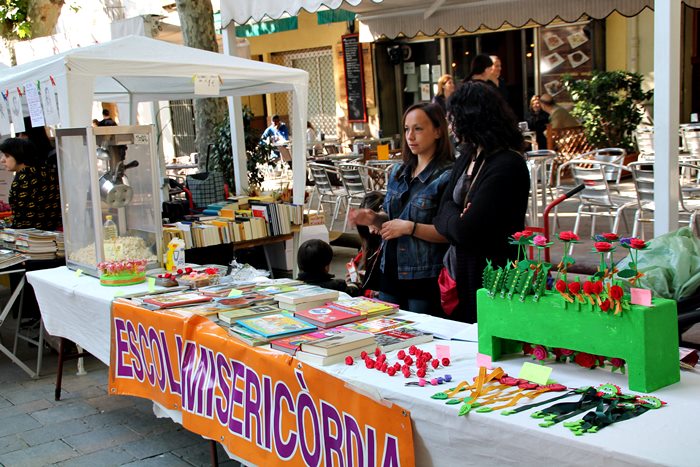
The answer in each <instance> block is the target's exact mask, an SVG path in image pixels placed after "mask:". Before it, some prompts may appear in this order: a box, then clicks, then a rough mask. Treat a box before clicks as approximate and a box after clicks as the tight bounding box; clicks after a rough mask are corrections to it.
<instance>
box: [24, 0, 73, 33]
mask: <svg viewBox="0 0 700 467" xmlns="http://www.w3.org/2000/svg"><path fill="white" fill-rule="evenodd" d="M64 3H65V1H64V0H31V1H30V2H29V8H28V11H27V17H28V18H29V20H30V21H31V24H32V39H35V38H37V37H44V36H50V35H51V34H53V30H54V29H55V28H56V23H57V22H58V17H59V16H60V15H61V8H63V4H64Z"/></svg>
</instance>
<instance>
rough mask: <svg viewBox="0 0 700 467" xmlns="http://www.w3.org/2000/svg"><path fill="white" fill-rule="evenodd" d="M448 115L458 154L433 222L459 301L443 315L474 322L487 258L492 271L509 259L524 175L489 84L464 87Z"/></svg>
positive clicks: (501, 105)
mask: <svg viewBox="0 0 700 467" xmlns="http://www.w3.org/2000/svg"><path fill="white" fill-rule="evenodd" d="M447 111H448V116H449V117H448V118H449V121H450V126H451V127H452V129H453V131H454V132H455V133H456V135H457V137H458V138H459V140H460V141H461V142H462V147H463V148H464V152H463V153H462V155H461V156H460V157H459V159H457V162H456V163H455V166H454V168H453V170H452V176H451V178H450V182H449V184H448V185H447V187H446V188H445V192H444V193H445V194H444V196H443V197H442V200H441V202H440V209H439V210H438V213H437V216H436V217H435V218H434V222H435V229H436V230H437V232H438V233H440V234H441V235H443V236H445V237H446V238H447V239H448V240H449V242H450V247H449V250H448V252H447V254H446V255H445V267H446V268H447V270H448V271H449V273H450V276H451V277H452V279H454V280H455V282H456V283H457V294H458V298H459V303H458V304H457V307H456V308H455V309H454V311H453V312H452V314H451V315H450V318H451V319H453V320H456V321H462V322H467V323H474V322H476V291H477V290H478V289H479V288H480V287H481V281H482V273H483V270H484V267H485V266H486V261H487V260H489V261H491V262H492V263H493V265H494V267H498V266H505V265H506V261H507V260H508V259H513V258H515V253H516V250H515V249H514V247H513V245H510V244H509V237H510V236H511V235H513V234H514V233H515V232H517V231H520V230H523V228H524V221H525V210H526V209H527V202H528V196H529V192H530V174H529V172H528V168H527V164H526V162H525V159H524V158H523V156H522V153H521V151H522V149H523V145H524V142H523V136H522V134H521V133H520V129H519V128H518V123H517V120H516V118H515V115H514V114H513V111H512V110H511V109H510V107H509V106H508V104H507V103H506V101H505V100H504V99H503V97H501V95H500V94H499V92H498V91H497V90H496V89H495V88H494V87H493V86H491V85H488V84H486V83H483V82H479V81H473V82H467V83H464V84H463V85H462V86H461V87H460V88H459V89H458V90H457V91H455V93H454V94H453V95H452V97H450V99H449V100H448V101H447Z"/></svg>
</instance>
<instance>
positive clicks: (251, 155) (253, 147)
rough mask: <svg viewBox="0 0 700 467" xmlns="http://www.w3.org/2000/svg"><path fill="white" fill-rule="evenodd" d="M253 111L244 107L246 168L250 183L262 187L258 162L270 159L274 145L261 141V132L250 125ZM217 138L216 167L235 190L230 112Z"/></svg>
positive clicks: (214, 155)
mask: <svg viewBox="0 0 700 467" xmlns="http://www.w3.org/2000/svg"><path fill="white" fill-rule="evenodd" d="M252 119H253V112H252V111H251V110H250V108H249V107H248V106H244V107H243V134H244V135H245V149H246V156H247V157H246V169H247V171H248V184H249V185H250V186H251V187H260V185H261V184H262V182H263V174H262V173H261V171H260V167H259V166H258V164H266V163H268V162H269V160H270V154H271V152H272V146H270V145H269V144H266V143H261V142H260V134H259V133H258V132H256V131H254V130H253V129H252V128H251V127H250V122H251V121H252ZM215 135H216V140H215V141H214V146H213V147H212V151H211V157H212V158H213V159H212V160H213V162H214V164H215V165H214V167H216V168H217V170H219V171H220V172H221V173H223V174H224V178H225V180H226V183H228V186H229V187H230V188H231V191H234V180H233V150H232V149H231V127H230V126H229V119H228V114H226V116H225V118H224V119H223V121H222V122H221V123H220V124H219V125H218V126H217V127H216V131H215Z"/></svg>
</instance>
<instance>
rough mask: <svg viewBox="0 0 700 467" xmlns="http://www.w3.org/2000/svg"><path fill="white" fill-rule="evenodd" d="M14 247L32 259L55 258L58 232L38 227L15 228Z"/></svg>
mask: <svg viewBox="0 0 700 467" xmlns="http://www.w3.org/2000/svg"><path fill="white" fill-rule="evenodd" d="M14 248H15V250H16V251H19V252H20V253H24V254H25V255H27V256H29V258H31V259H54V258H56V233H54V232H47V231H45V230H38V229H15V247H14Z"/></svg>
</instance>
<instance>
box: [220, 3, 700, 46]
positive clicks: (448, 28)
mask: <svg viewBox="0 0 700 467" xmlns="http://www.w3.org/2000/svg"><path fill="white" fill-rule="evenodd" d="M656 1H659V0H656ZM663 1H675V0H663ZM683 3H685V4H686V5H689V6H691V7H694V8H700V0H684V1H683ZM322 8H328V9H336V8H344V9H346V10H350V11H353V12H355V13H358V14H359V16H358V19H359V21H360V40H361V41H363V42H371V41H374V40H376V39H379V38H383V37H386V38H390V39H393V38H395V37H400V36H404V37H414V36H416V35H417V34H420V33H422V34H424V35H427V36H433V35H436V34H453V33H455V32H458V31H467V32H473V31H476V30H478V29H481V28H486V29H492V30H497V29H500V28H502V27H504V26H508V25H510V26H513V27H521V26H525V25H527V24H540V25H545V24H549V23H551V22H552V21H553V20H555V19H557V18H559V19H561V20H563V21H565V22H575V21H577V20H578V19H580V18H581V17H582V16H584V15H586V16H588V17H590V18H594V19H602V18H605V17H607V16H608V15H610V14H611V13H613V12H615V11H617V12H618V13H620V14H622V15H624V16H634V15H637V14H639V13H640V12H641V11H642V10H644V9H645V8H650V9H653V8H654V0H254V1H253V0H245V1H242V0H221V14H222V25H223V26H226V25H227V24H228V23H229V22H230V21H235V22H236V23H237V24H244V23H246V22H247V21H250V20H253V21H259V20H261V19H262V18H264V17H265V16H267V17H270V18H279V17H280V16H282V15H283V14H285V13H286V14H289V15H297V14H298V13H299V11H300V10H301V9H305V10H307V11H309V12H315V11H317V10H318V9H322Z"/></svg>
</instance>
